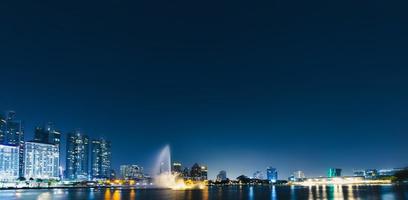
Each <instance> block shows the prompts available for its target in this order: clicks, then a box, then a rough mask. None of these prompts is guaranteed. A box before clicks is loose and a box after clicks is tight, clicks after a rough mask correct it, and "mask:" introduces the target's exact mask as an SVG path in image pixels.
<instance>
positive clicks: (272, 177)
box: [266, 167, 278, 183]
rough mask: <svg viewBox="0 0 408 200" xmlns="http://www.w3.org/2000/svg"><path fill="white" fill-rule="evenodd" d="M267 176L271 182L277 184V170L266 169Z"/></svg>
mask: <svg viewBox="0 0 408 200" xmlns="http://www.w3.org/2000/svg"><path fill="white" fill-rule="evenodd" d="M266 176H267V178H268V180H269V182H271V183H276V181H277V180H278V170H276V168H273V167H268V168H267V169H266Z"/></svg>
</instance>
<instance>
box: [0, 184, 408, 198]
mask: <svg viewBox="0 0 408 200" xmlns="http://www.w3.org/2000/svg"><path fill="white" fill-rule="evenodd" d="M0 199H1V200H3V199H4V200H17V199H24V200H51V199H55V200H67V199H73V200H83V199H84V200H88V199H89V200H93V199H98V200H99V199H100V200H122V199H123V200H144V199H146V200H166V199H171V200H173V199H174V200H184V199H186V200H190V199H191V200H207V199H227V200H235V199H248V200H252V199H408V186H407V185H376V186H320V187H316V186H313V187H302V186H229V187H208V188H207V189H204V190H186V191H173V190H160V189H109V188H107V189H92V188H81V189H79V188H78V189H38V190H37V189H21V190H1V191H0Z"/></svg>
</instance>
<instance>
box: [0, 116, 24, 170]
mask: <svg viewBox="0 0 408 200" xmlns="http://www.w3.org/2000/svg"><path fill="white" fill-rule="evenodd" d="M15 115H16V113H15V112H14V111H9V112H7V113H6V115H5V116H4V117H2V119H0V129H1V133H0V142H1V144H6V145H13V146H17V147H18V152H19V176H20V177H22V176H24V173H23V171H24V129H23V126H22V122H21V121H19V120H16V119H15Z"/></svg>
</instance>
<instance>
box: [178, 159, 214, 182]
mask: <svg viewBox="0 0 408 200" xmlns="http://www.w3.org/2000/svg"><path fill="white" fill-rule="evenodd" d="M182 169H183V167H182V165H181V163H179V162H174V163H173V164H172V172H173V173H178V174H179V176H180V177H182V178H184V179H185V180H192V181H205V180H208V167H207V166H206V165H199V164H198V163H195V164H194V165H193V166H192V167H191V168H190V169H189V168H187V167H186V168H184V169H183V170H182Z"/></svg>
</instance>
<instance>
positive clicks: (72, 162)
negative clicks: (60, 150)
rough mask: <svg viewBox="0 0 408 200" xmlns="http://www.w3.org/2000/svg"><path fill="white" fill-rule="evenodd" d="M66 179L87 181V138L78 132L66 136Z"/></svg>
mask: <svg viewBox="0 0 408 200" xmlns="http://www.w3.org/2000/svg"><path fill="white" fill-rule="evenodd" d="M66 157H67V158H66V163H65V164H66V168H65V172H66V179H68V180H76V181H81V180H88V179H89V164H88V162H89V138H88V136H86V135H84V134H83V133H82V132H80V131H74V132H72V133H69V134H68V136H67V154H66Z"/></svg>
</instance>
